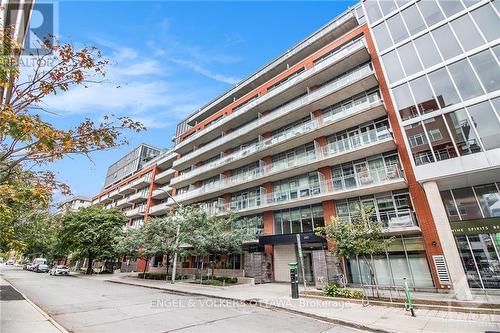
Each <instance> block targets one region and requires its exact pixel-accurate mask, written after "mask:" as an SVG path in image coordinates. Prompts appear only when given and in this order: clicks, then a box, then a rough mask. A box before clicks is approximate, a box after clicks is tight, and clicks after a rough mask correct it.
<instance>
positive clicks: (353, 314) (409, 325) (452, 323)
mask: <svg viewBox="0 0 500 333" xmlns="http://www.w3.org/2000/svg"><path fill="white" fill-rule="evenodd" d="M85 278H91V279H99V280H102V281H108V282H114V283H125V284H130V285H137V286H142V287H148V288H155V289H162V290H166V291H169V292H174V293H182V294H191V295H203V296H208V297H217V298H222V299H226V300H228V301H241V302H251V303H254V304H255V305H258V306H262V307H268V308H274V309H279V310H285V311H289V312H293V313H299V314H302V315H305V316H308V317H313V318H316V319H319V320H325V321H329V322H333V323H337V324H341V325H346V326H351V327H356V328H360V329H365V330H370V331H376V332H467V333H470V332H485V331H500V316H498V315H490V314H471V313H460V312H451V311H445V310H443V311H438V310H423V309H421V310H417V311H416V312H417V317H416V318H413V317H411V316H410V314H409V312H407V311H405V309H404V308H394V307H384V306H373V305H369V306H367V307H364V306H363V305H361V304H357V303H351V302H344V301H337V300H321V299H314V298H306V297H303V298H300V299H298V300H293V299H291V298H290V287H289V285H288V284H279V283H269V284H261V285H234V286H230V287H213V286H203V285H198V284H192V283H187V282H178V283H176V284H171V283H169V282H166V281H154V280H144V279H138V278H136V277H133V276H130V274H118V275H107V276H106V277H105V278H104V277H103V276H99V277H93V276H91V277H85Z"/></svg>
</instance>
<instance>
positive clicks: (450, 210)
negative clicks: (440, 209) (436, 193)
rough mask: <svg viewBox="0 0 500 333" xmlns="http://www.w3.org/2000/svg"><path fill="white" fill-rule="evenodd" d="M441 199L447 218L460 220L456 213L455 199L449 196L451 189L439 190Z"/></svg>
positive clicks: (451, 220)
mask: <svg viewBox="0 0 500 333" xmlns="http://www.w3.org/2000/svg"><path fill="white" fill-rule="evenodd" d="M441 199H442V200H443V204H444V208H445V209H446V215H448V220H449V221H450V222H455V221H460V216H459V215H458V210H457V207H456V206H455V201H454V200H453V197H452V196H451V191H450V190H447V191H441Z"/></svg>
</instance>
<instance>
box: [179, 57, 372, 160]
mask: <svg viewBox="0 0 500 333" xmlns="http://www.w3.org/2000/svg"><path fill="white" fill-rule="evenodd" d="M370 74H373V70H372V68H371V64H366V65H363V66H361V67H358V68H356V69H354V70H352V71H350V72H348V73H346V74H344V75H342V76H340V77H337V78H335V79H333V80H332V81H330V82H327V83H325V84H324V85H322V86H321V87H319V88H318V89H316V90H314V91H312V92H310V93H309V94H307V95H305V96H303V97H300V98H298V99H295V100H293V101H291V102H289V103H287V104H285V105H283V106H281V107H279V108H278V109H276V110H274V111H273V112H271V113H269V114H267V115H265V116H262V117H260V118H259V119H257V120H255V121H253V122H251V123H248V124H247V125H245V126H243V127H241V128H240V129H238V130H236V131H234V132H231V133H229V134H227V135H224V136H222V137H220V138H218V139H215V140H214V141H212V142H210V143H208V144H206V145H204V146H202V147H201V148H199V149H196V150H194V151H192V152H189V153H187V154H186V155H184V156H183V157H181V158H180V159H178V160H176V161H175V162H174V164H176V165H178V164H180V163H183V162H186V161H188V160H190V159H192V158H194V157H196V156H199V155H202V154H204V153H207V152H208V151H210V150H211V149H214V148H215V147H217V146H219V145H221V144H223V143H226V142H228V141H232V140H234V139H235V138H237V137H240V136H242V135H245V134H248V133H250V132H252V131H254V130H255V129H257V128H258V127H261V126H262V125H263V124H265V123H269V122H271V121H274V120H276V119H279V118H281V117H282V116H283V115H286V114H288V113H290V112H292V111H294V110H296V109H298V108H300V107H302V106H304V105H308V104H310V103H311V102H312V101H315V100H317V99H319V98H322V97H324V96H326V95H327V94H330V93H332V92H333V91H336V90H340V89H342V88H344V87H346V86H348V85H350V84H352V83H354V82H356V81H358V80H360V79H361V78H363V77H366V76H368V75H370Z"/></svg>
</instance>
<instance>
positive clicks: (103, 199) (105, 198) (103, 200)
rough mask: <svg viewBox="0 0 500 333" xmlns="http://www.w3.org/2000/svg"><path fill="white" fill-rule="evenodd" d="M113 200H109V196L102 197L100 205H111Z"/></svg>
mask: <svg viewBox="0 0 500 333" xmlns="http://www.w3.org/2000/svg"><path fill="white" fill-rule="evenodd" d="M111 201H112V200H111V199H110V198H109V195H108V194H104V195H103V196H101V197H100V198H99V203H102V204H106V203H109V202H111Z"/></svg>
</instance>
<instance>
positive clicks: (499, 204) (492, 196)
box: [474, 184, 500, 217]
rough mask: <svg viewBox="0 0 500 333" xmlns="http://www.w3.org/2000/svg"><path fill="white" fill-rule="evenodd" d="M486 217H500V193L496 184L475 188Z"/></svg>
mask: <svg viewBox="0 0 500 333" xmlns="http://www.w3.org/2000/svg"><path fill="white" fill-rule="evenodd" d="M474 191H475V192H476V195H477V198H478V200H479V204H480V205H481V209H482V210H483V214H484V217H500V193H499V192H498V189H497V187H496V185H495V184H487V185H479V186H474Z"/></svg>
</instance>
